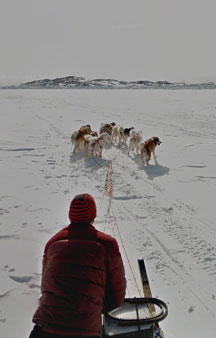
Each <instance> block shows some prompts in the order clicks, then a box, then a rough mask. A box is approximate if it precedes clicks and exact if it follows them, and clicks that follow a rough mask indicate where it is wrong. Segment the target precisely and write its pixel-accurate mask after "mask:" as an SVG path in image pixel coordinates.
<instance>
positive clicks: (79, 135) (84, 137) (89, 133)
mask: <svg viewBox="0 0 216 338" xmlns="http://www.w3.org/2000/svg"><path fill="white" fill-rule="evenodd" d="M128 139H129V145H128V155H130V152H131V151H134V150H136V152H137V154H139V153H140V155H141V160H142V162H143V163H144V164H145V165H148V164H149V161H150V159H151V155H153V158H154V161H155V164H158V163H157V160H156V155H155V148H156V146H158V145H160V144H161V143H162V142H161V141H160V140H159V138H158V137H157V136H153V137H151V138H149V139H148V140H146V141H145V142H142V132H141V131H139V132H137V131H135V129H134V127H130V128H124V127H122V126H120V127H118V126H117V125H116V123H115V122H112V123H101V126H100V129H99V133H98V132H96V131H93V130H92V129H91V126H90V125H89V124H87V125H85V126H82V127H80V129H79V130H76V131H74V132H73V133H72V135H71V142H72V145H73V146H74V148H73V152H74V153H75V152H79V151H84V153H85V154H86V156H89V157H92V156H98V157H101V156H102V152H103V149H104V147H105V145H106V143H109V144H116V145H118V146H119V147H122V146H126V145H127V140H128Z"/></svg>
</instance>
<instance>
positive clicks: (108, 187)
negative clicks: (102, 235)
mask: <svg viewBox="0 0 216 338" xmlns="http://www.w3.org/2000/svg"><path fill="white" fill-rule="evenodd" d="M112 175H113V168H112V161H108V168H107V175H106V180H105V186H104V194H103V197H102V202H101V206H102V203H103V200H104V196H105V195H107V196H109V198H110V200H109V207H108V210H109V209H110V208H111V210H112V214H113V218H114V223H115V226H116V228H117V231H118V234H119V238H120V241H121V244H122V247H123V250H124V253H125V256H126V259H127V262H128V265H129V267H130V270H131V274H132V276H133V279H134V282H135V285H136V288H137V290H138V293H139V296H140V297H141V292H140V289H139V286H138V284H137V280H136V277H135V274H134V272H133V269H132V266H131V263H130V260H129V257H128V254H127V251H126V248H125V245H124V242H123V239H122V236H121V233H120V230H119V226H118V223H117V219H116V216H115V213H114V210H113V206H112V196H113V182H112ZM101 206H100V209H101ZM100 209H99V211H100ZM112 230H113V234H114V237H115V233H114V228H112Z"/></svg>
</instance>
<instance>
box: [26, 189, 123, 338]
mask: <svg viewBox="0 0 216 338" xmlns="http://www.w3.org/2000/svg"><path fill="white" fill-rule="evenodd" d="M95 217H96V204H95V200H94V198H93V197H92V196H91V195H90V194H87V193H85V194H80V195H76V196H75V197H74V198H73V200H72V201H71V204H70V209H69V219H70V222H71V223H70V225H69V226H67V227H65V228H63V229H62V230H61V231H59V232H58V233H57V234H55V235H54V236H53V237H52V238H51V239H50V240H49V241H48V243H47V244H46V246H45V250H44V257H43V269H42V282H41V293H42V296H41V298H40V302H39V307H38V309H37V310H36V312H35V314H34V316H33V322H34V323H35V326H34V328H33V330H32V332H31V334H30V337H29V338H33V337H40V338H62V337H65V338H70V337H72V338H76V337H79V338H80V337H85V338H89V337H98V336H99V335H100V332H101V327H102V322H101V321H102V320H101V317H102V316H101V315H102V313H106V312H108V311H110V310H111V309H114V308H116V307H118V306H120V305H121V304H122V303H123V301H124V297H125V290H126V280H125V271H124V266H123V262H122V258H121V254H120V252H119V247H118V244H117V242H116V240H115V239H114V238H113V237H111V236H109V235H107V234H105V233H103V232H101V231H98V230H97V229H96V228H95V227H94V226H93V221H94V219H95Z"/></svg>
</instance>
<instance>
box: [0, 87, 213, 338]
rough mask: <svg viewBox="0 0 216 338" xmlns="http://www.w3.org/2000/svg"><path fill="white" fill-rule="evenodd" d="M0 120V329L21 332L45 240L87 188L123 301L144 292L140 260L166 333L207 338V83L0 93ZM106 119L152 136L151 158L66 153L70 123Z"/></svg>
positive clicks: (32, 302) (19, 335)
mask: <svg viewBox="0 0 216 338" xmlns="http://www.w3.org/2000/svg"><path fill="white" fill-rule="evenodd" d="M0 117H1V118H0V134H1V140H0V161H1V167H0V171H1V172H0V173H1V192H0V202H1V205H0V216H1V218H0V336H1V337H2V338H11V337H16V338H23V337H26V338H27V337H28V335H29V333H30V331H31V329H32V327H33V324H32V322H31V319H32V315H33V313H34V311H35V310H36V308H37V304H38V298H39V296H40V281H41V262H42V256H43V249H44V246H45V243H46V242H47V240H48V239H49V238H50V237H51V236H52V235H53V234H54V233H56V232H57V231H58V230H60V229H61V228H62V227H63V226H65V225H67V224H69V223H68V222H69V220H68V209H69V204H70V201H71V199H72V198H73V196H74V195H75V194H77V193H82V192H89V193H90V194H92V195H93V196H94V197H95V199H96V203H97V206H98V217H97V219H96V224H95V226H96V227H97V228H98V229H100V230H102V231H105V232H107V233H109V234H111V235H113V236H115V237H116V239H117V241H118V243H119V246H120V250H121V253H122V257H123V261H124V265H125V270H126V277H127V284H128V287H127V296H128V297H134V296H136V297H137V296H139V293H141V295H142V286H141V282H140V276H139V271H138V264H137V259H139V258H144V260H145V262H146V268H147V273H148V277H149V280H150V285H151V289H152V295H153V296H154V297H159V298H161V299H162V300H164V301H165V302H166V303H167V304H168V307H169V315H168V317H167V318H166V319H165V320H164V321H163V322H161V327H162V329H163V330H164V332H165V337H166V338H182V337H184V338H215V337H216V331H215V322H216V222H215V208H216V204H215V199H216V95H215V90H64V89H62V90H20V89H19V90H18V89H17V90H1V91H0ZM110 122H115V123H116V124H117V125H119V126H120V125H122V126H123V127H125V128H126V127H127V128H129V127H132V126H133V127H134V128H135V130H137V131H142V139H143V141H145V140H146V139H147V138H149V137H152V136H158V137H159V138H160V140H161V141H162V144H161V145H160V146H158V147H157V148H156V155H157V161H158V164H155V162H154V160H153V159H151V161H150V164H149V166H148V167H146V166H144V164H143V163H142V162H141V158H140V155H139V154H136V152H133V153H131V154H130V156H128V154H127V150H128V143H127V145H126V146H123V147H121V148H120V147H119V146H118V144H114V145H110V144H108V145H107V146H106V148H105V150H104V151H103V154H102V158H88V157H86V156H85V155H84V154H83V153H82V152H80V153H75V154H74V153H73V152H72V150H73V148H72V145H71V141H70V136H71V134H72V132H73V131H74V130H77V129H79V128H80V127H81V126H82V125H85V124H90V125H91V127H92V129H93V130H96V131H98V130H99V128H100V124H101V123H110ZM109 161H111V162H109ZM108 164H112V188H113V197H112V198H111V199H110V197H109V196H107V195H104V191H105V190H104V187H105V180H106V175H107V168H108ZM110 203H111V204H110ZM129 263H130V264H129ZM131 270H132V271H131ZM136 283H137V284H136Z"/></svg>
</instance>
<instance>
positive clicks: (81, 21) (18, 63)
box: [0, 0, 216, 84]
mask: <svg viewBox="0 0 216 338" xmlns="http://www.w3.org/2000/svg"><path fill="white" fill-rule="evenodd" d="M215 17H216V0H0V46H1V53H0V84H2V83H3V84H8V83H14V82H25V81H29V80H35V79H41V78H55V77H62V76H68V75H75V76H84V77H85V78H87V79H93V78H114V79H118V80H152V81H156V80H168V81H182V80H186V81H202V80H204V81H208V80H215V81H216V43H215V33H216V19H215Z"/></svg>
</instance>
